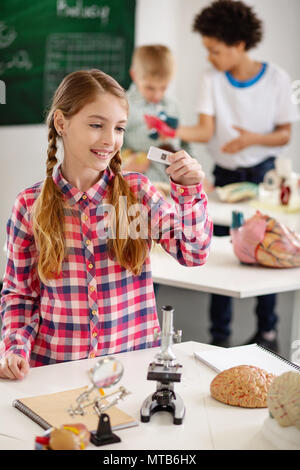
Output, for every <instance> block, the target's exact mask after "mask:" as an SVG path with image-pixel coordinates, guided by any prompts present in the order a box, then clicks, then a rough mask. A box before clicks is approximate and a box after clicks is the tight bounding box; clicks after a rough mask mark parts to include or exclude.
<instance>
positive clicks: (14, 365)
mask: <svg viewBox="0 0 300 470" xmlns="http://www.w3.org/2000/svg"><path fill="white" fill-rule="evenodd" d="M29 368H30V367H29V363H28V361H27V360H26V359H24V358H23V357H22V356H19V355H18V354H9V355H7V356H6V357H4V358H3V359H2V360H1V362H0V378H2V379H11V380H16V379H18V380H22V379H23V378H24V377H25V375H27V374H28V372H29Z"/></svg>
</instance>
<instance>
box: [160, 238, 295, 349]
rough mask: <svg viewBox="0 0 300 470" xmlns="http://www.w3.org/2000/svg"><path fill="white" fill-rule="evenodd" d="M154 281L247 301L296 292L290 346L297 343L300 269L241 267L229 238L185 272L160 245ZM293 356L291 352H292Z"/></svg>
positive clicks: (214, 243)
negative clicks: (263, 296)
mask: <svg viewBox="0 0 300 470" xmlns="http://www.w3.org/2000/svg"><path fill="white" fill-rule="evenodd" d="M151 265H152V276H153V281H154V282H156V283H158V284H162V285H167V286H173V287H180V288H184V289H191V290H198V291H201V292H208V293H211V294H220V295H227V296H230V297H237V298H247V297H256V296H259V295H266V294H273V293H280V292H289V291H295V294H294V306H293V315H292V325H291V345H292V344H293V342H294V341H296V340H300V268H288V269H275V268H265V267H262V266H254V265H245V264H241V263H240V261H239V260H238V258H237V257H236V256H235V254H234V252H233V248H232V243H231V239H230V236H228V237H213V238H212V242H211V249H210V254H209V257H208V260H207V262H206V264H204V265H203V266H199V267H192V268H187V267H186V266H182V265H180V264H179V263H178V262H177V261H176V260H175V259H174V258H172V256H170V255H169V254H167V253H166V252H165V251H164V250H163V249H162V248H161V247H160V246H159V245H156V246H155V248H154V249H153V250H152V253H151ZM291 353H292V351H291Z"/></svg>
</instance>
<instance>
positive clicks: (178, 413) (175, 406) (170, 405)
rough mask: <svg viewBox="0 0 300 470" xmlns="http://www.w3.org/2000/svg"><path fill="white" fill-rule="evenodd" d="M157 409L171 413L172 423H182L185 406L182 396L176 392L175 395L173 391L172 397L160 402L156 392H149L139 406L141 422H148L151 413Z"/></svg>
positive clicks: (162, 390) (164, 390) (167, 390)
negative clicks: (140, 406)
mask: <svg viewBox="0 0 300 470" xmlns="http://www.w3.org/2000/svg"><path fill="white" fill-rule="evenodd" d="M159 391H160V392H170V390H169V389H160V390H159ZM157 411H169V412H170V413H172V414H173V423H174V424H182V421H183V418H184V415H185V406H184V404H183V401H182V398H181V397H180V396H179V395H178V394H176V395H175V393H174V392H172V398H170V399H169V400H168V402H164V403H161V402H160V400H159V399H157V398H156V393H154V394H151V395H149V397H148V398H146V400H145V401H144V403H143V405H142V408H141V421H142V423H148V422H149V421H150V418H151V415H152V414H154V413H156V412H157Z"/></svg>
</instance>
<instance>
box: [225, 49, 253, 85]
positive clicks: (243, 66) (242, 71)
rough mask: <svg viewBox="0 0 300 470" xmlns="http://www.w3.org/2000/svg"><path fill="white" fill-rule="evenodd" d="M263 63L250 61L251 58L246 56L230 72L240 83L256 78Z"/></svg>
mask: <svg viewBox="0 0 300 470" xmlns="http://www.w3.org/2000/svg"><path fill="white" fill-rule="evenodd" d="M260 68H261V63H260V62H257V61H255V60H252V59H250V57H249V56H248V55H247V54H245V55H244V56H243V57H242V58H241V60H240V61H239V62H238V64H236V65H235V66H234V67H232V68H231V69H230V70H229V72H230V73H231V75H232V76H233V78H235V79H236V80H238V81H241V82H243V81H246V80H250V79H251V78H253V77H255V75H257V74H258V73H259V71H260Z"/></svg>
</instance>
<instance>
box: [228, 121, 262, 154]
mask: <svg viewBox="0 0 300 470" xmlns="http://www.w3.org/2000/svg"><path fill="white" fill-rule="evenodd" d="M233 128H234V129H235V130H237V131H238V132H239V133H240V135H239V136H238V137H237V138H236V139H233V140H231V141H230V142H227V144H225V145H223V147H222V148H221V150H222V152H224V153H237V152H239V151H240V150H243V149H245V148H247V147H250V146H251V145H256V144H257V134H255V133H254V132H250V131H246V130H245V129H241V128H240V127H237V126H233Z"/></svg>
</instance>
